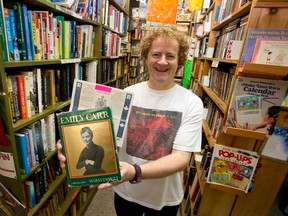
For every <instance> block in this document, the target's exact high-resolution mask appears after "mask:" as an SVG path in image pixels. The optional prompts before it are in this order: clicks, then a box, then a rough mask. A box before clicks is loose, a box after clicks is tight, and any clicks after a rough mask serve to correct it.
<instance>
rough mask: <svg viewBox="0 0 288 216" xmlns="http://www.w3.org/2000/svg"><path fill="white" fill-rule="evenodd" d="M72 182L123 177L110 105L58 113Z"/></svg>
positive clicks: (113, 180)
mask: <svg viewBox="0 0 288 216" xmlns="http://www.w3.org/2000/svg"><path fill="white" fill-rule="evenodd" d="M57 122H58V129H59V135H60V139H61V143H62V146H63V150H62V152H63V155H65V157H66V162H65V165H66V174H67V180H68V183H69V185H71V186H85V185H92V184H101V183H107V182H117V181H121V174H120V166H119V160H118V153H117V149H116V142H115V135H114V130H113V122H112V114H111V109H110V107H103V108H100V109H89V110H78V111H72V112H64V113H60V114H58V115H57Z"/></svg>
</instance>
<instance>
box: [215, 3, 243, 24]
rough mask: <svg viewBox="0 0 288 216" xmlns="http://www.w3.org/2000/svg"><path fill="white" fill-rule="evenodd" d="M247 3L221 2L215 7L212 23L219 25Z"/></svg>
mask: <svg viewBox="0 0 288 216" xmlns="http://www.w3.org/2000/svg"><path fill="white" fill-rule="evenodd" d="M246 2H247V1H246V0H245V1H244V0H223V1H221V3H219V4H217V5H216V6H215V7H216V9H215V17H214V23H221V22H223V20H225V19H226V18H227V17H229V16H230V15H231V14H233V13H234V12H235V11H237V10H238V9H239V8H240V7H241V6H242V5H244V4H245V3H246Z"/></svg>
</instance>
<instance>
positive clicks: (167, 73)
mask: <svg viewBox="0 0 288 216" xmlns="http://www.w3.org/2000/svg"><path fill="white" fill-rule="evenodd" d="M178 52H179V43H178V41H177V40H176V39H173V38H167V37H158V38H156V39H155V40H154V41H153V43H152V45H151V47H150V49H149V52H148V56H147V59H146V65H147V67H148V72H149V81H148V85H149V87H150V88H152V89H156V90H167V89H170V88H172V87H173V86H174V85H175V82H174V76H175V73H176V71H177V68H178Z"/></svg>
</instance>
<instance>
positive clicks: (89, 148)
mask: <svg viewBox="0 0 288 216" xmlns="http://www.w3.org/2000/svg"><path fill="white" fill-rule="evenodd" d="M80 133H81V138H82V141H83V143H84V144H85V145H86V147H85V148H84V149H83V150H82V152H81V154H80V156H79V159H78V162H77V165H76V168H77V169H81V168H83V167H84V168H85V169H86V171H85V172H84V175H89V174H97V173H104V172H105V170H103V169H102V162H103V159H104V154H105V153H104V148H103V147H102V146H100V145H97V144H95V143H94V142H93V132H92V130H91V129H90V128H89V127H83V128H82V129H81V132H80Z"/></svg>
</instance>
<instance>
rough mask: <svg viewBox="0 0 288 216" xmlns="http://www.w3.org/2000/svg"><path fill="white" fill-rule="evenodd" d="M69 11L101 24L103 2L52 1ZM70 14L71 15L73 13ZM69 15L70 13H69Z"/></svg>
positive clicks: (85, 0)
mask: <svg viewBox="0 0 288 216" xmlns="http://www.w3.org/2000/svg"><path fill="white" fill-rule="evenodd" d="M50 1H51V2H54V3H55V4H57V5H59V6H62V7H63V8H65V9H68V10H69V11H71V12H73V13H76V14H77V15H80V16H82V17H84V18H88V19H91V20H93V21H97V22H99V23H100V14H101V1H100V0H50ZM71 12H70V13H71ZM67 13H68V12H67Z"/></svg>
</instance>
